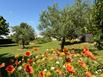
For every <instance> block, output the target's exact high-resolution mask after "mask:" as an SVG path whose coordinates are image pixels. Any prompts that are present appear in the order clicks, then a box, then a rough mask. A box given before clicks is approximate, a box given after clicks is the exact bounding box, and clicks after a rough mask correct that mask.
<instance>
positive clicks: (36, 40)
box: [35, 37, 51, 44]
mask: <svg viewBox="0 0 103 77" xmlns="http://www.w3.org/2000/svg"><path fill="white" fill-rule="evenodd" d="M50 41H51V39H49V38H45V37H43V38H40V37H39V38H37V39H35V43H37V44H43V43H47V42H50Z"/></svg>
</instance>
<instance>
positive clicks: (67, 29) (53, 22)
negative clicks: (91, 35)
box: [39, 0, 91, 49]
mask: <svg viewBox="0 0 103 77" xmlns="http://www.w3.org/2000/svg"><path fill="white" fill-rule="evenodd" d="M90 10H91V9H90V7H89V5H88V4H87V3H85V2H83V1H81V0H77V1H76V2H75V5H73V6H71V7H70V6H69V7H65V8H63V9H59V8H58V7H57V4H54V5H53V6H50V7H48V10H44V11H43V12H42V14H41V16H40V24H39V29H40V30H41V31H42V32H43V33H44V34H47V33H48V35H49V36H51V37H54V38H57V39H59V40H62V44H61V45H62V46H61V48H62V49H63V47H64V45H63V43H64V42H65V38H66V37H67V36H72V35H75V34H77V35H78V34H81V33H82V34H83V33H86V31H85V27H86V28H89V27H88V24H90V23H89V22H88V19H89V18H90V16H88V17H87V16H86V15H87V14H89V12H88V11H90ZM89 26H90V25H89Z"/></svg>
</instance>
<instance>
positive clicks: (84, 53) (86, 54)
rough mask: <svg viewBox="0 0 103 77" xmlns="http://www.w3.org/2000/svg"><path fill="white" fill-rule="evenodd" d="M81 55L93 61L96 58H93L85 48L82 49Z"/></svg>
mask: <svg viewBox="0 0 103 77" xmlns="http://www.w3.org/2000/svg"><path fill="white" fill-rule="evenodd" d="M83 55H85V56H87V57H89V58H91V59H92V60H95V59H96V57H95V56H94V55H93V54H92V53H91V52H90V51H89V49H87V48H84V49H83Z"/></svg>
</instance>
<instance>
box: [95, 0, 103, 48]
mask: <svg viewBox="0 0 103 77" xmlns="http://www.w3.org/2000/svg"><path fill="white" fill-rule="evenodd" d="M94 19H95V21H94V23H95V26H96V27H97V30H98V32H97V35H98V36H97V37H98V38H97V40H96V42H97V44H96V46H97V48H98V49H103V0H95V14H94Z"/></svg>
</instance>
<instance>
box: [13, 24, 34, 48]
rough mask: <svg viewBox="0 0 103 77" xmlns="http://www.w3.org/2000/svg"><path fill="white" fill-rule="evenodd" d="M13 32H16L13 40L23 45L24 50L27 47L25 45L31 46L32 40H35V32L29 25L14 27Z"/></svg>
mask: <svg viewBox="0 0 103 77" xmlns="http://www.w3.org/2000/svg"><path fill="white" fill-rule="evenodd" d="M12 30H13V32H14V34H13V35H12V39H13V40H14V41H15V42H17V43H19V44H21V45H22V46H23V48H24V47H25V46H24V45H25V44H29V42H30V41H31V40H34V39H35V31H34V29H33V28H32V27H31V26H30V25H28V24H27V23H21V24H20V25H18V26H14V27H12Z"/></svg>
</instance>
